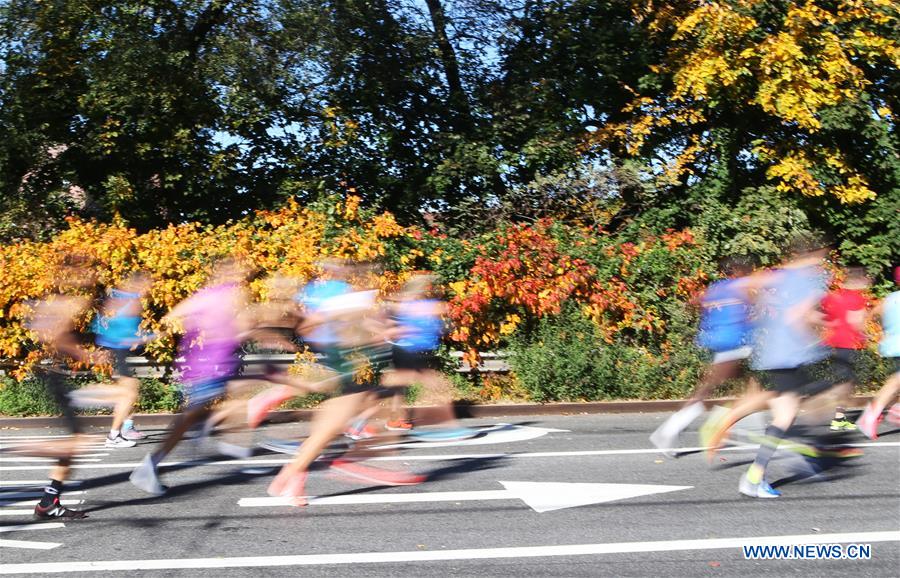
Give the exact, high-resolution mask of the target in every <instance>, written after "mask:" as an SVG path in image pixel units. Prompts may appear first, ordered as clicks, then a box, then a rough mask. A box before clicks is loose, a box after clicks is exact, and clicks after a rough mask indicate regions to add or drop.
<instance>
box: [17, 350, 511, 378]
mask: <svg viewBox="0 0 900 578" xmlns="http://www.w3.org/2000/svg"><path fill="white" fill-rule="evenodd" d="M317 357H321V356H317ZM450 357H452V358H453V359H455V360H457V362H458V366H457V368H456V372H457V373H465V374H468V373H473V372H476V371H477V372H478V373H508V372H509V364H508V363H507V362H506V358H507V357H508V355H507V354H506V352H503V351H489V352H486V353H482V354H481V359H482V364H481V365H479V366H478V367H477V368H473V367H472V366H471V365H469V364H468V363H467V362H466V361H465V360H464V359H463V352H462V351H451V352H450ZM295 359H296V358H295V356H294V354H293V353H247V354H244V355H243V356H241V372H242V373H243V374H248V375H258V374H262V373H264V372H265V370H266V368H267V367H271V366H275V367H282V368H283V367H288V366H291V365H293V364H294V360H295ZM127 361H128V364H129V365H130V366H131V367H133V368H134V374H135V377H163V375H164V374H165V371H166V367H165V366H163V365H158V364H157V363H156V362H155V361H153V360H152V359H148V358H146V357H141V356H133V357H129V358H128V359H127ZM5 374H6V372H5V371H4V370H3V369H0V375H5ZM71 374H72V375H85V376H89V375H92V374H91V372H89V371H81V372H71Z"/></svg>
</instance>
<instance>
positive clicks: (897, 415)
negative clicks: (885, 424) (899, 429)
mask: <svg viewBox="0 0 900 578" xmlns="http://www.w3.org/2000/svg"><path fill="white" fill-rule="evenodd" d="M887 419H888V421H889V422H891V423H892V424H894V425H900V403H895V404H894V405H892V406H891V409H889V410H888V412H887Z"/></svg>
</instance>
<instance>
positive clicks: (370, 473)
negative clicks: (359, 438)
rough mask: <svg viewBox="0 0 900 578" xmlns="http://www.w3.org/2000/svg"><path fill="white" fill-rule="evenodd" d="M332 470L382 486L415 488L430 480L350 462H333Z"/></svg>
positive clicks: (407, 473)
mask: <svg viewBox="0 0 900 578" xmlns="http://www.w3.org/2000/svg"><path fill="white" fill-rule="evenodd" d="M331 468H332V469H333V470H336V471H338V472H340V473H342V474H345V475H347V476H350V477H353V478H358V479H360V480H365V481H367V482H371V483H374V484H380V485H382V486H414V485H416V484H421V483H422V482H424V481H425V480H426V479H428V478H427V477H426V476H420V475H418V474H412V473H409V472H395V471H390V470H382V469H379V468H372V467H369V466H364V465H362V464H358V463H356V462H351V461H348V460H335V461H333V462H331Z"/></svg>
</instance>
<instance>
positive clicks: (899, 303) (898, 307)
mask: <svg viewBox="0 0 900 578" xmlns="http://www.w3.org/2000/svg"><path fill="white" fill-rule="evenodd" d="M881 326H882V327H883V328H884V335H883V336H882V338H881V343H880V344H879V346H878V349H879V351H880V352H881V355H883V356H884V357H900V291H894V292H893V293H891V294H890V295H888V296H887V297H885V298H884V304H883V305H882V312H881Z"/></svg>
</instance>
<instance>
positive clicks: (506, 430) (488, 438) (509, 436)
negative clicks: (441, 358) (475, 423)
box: [373, 423, 570, 450]
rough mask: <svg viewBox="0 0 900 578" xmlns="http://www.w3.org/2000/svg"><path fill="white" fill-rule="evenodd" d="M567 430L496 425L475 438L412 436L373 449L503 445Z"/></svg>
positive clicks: (506, 424)
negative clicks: (432, 439)
mask: <svg viewBox="0 0 900 578" xmlns="http://www.w3.org/2000/svg"><path fill="white" fill-rule="evenodd" d="M568 431H570V430H567V429H554V428H545V427H533V426H528V425H512V424H508V423H498V424H496V425H493V426H491V427H486V428H481V429H479V430H478V434H477V435H476V436H475V437H471V438H468V439H464V440H455V441H433V442H429V441H419V440H418V439H416V437H415V436H414V435H412V436H411V437H410V439H408V440H406V441H403V442H399V443H396V444H387V445H381V446H376V447H375V448H373V449H380V450H386V449H394V448H405V449H418V448H449V447H455V446H483V445H488V444H504V443H511V442H523V441H528V440H533V439H536V438H539V437H542V436H545V435H547V434H548V433H553V432H568Z"/></svg>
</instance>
